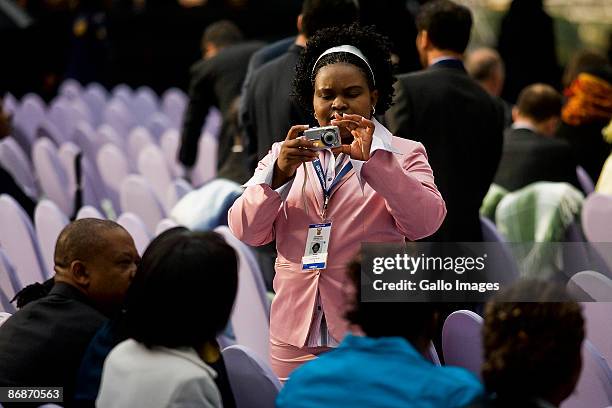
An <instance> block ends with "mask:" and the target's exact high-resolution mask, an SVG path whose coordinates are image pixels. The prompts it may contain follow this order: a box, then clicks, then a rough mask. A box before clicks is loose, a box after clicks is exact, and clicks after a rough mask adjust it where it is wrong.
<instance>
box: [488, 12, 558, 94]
mask: <svg viewBox="0 0 612 408" xmlns="http://www.w3.org/2000/svg"><path fill="white" fill-rule="evenodd" d="M542 3H543V0H513V1H512V3H511V4H510V8H509V9H508V12H507V13H506V14H505V15H504V17H503V19H502V22H501V28H500V31H499V37H498V42H497V50H498V51H499V54H500V55H501V57H502V59H503V60H504V64H505V65H506V82H505V85H504V90H503V92H502V96H503V98H504V99H505V100H507V101H508V102H510V103H514V102H516V98H517V97H518V94H519V92H521V90H522V89H523V88H525V87H526V86H527V85H530V84H533V83H536V82H539V83H545V84H548V85H551V86H552V87H553V88H555V89H559V88H560V79H561V70H560V68H559V63H558V61H557V52H556V41H555V30H554V25H553V19H552V18H551V17H550V16H549V15H548V14H547V13H546V11H545V10H544V6H543V4H542Z"/></svg>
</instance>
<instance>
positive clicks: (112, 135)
mask: <svg viewBox="0 0 612 408" xmlns="http://www.w3.org/2000/svg"><path fill="white" fill-rule="evenodd" d="M97 134H98V145H99V146H103V145H104V144H106V143H111V144H113V145H115V146H117V147H118V148H119V149H121V150H122V151H125V149H126V142H125V139H124V138H122V137H121V136H119V134H118V133H117V131H116V130H115V129H114V128H113V127H112V126H110V125H106V124H104V125H100V126H99V127H98V130H97Z"/></svg>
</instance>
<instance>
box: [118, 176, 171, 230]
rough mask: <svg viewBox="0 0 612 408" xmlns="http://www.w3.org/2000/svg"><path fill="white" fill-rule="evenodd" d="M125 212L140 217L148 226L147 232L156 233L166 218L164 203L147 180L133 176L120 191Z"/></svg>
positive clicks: (122, 184) (128, 177)
mask: <svg viewBox="0 0 612 408" xmlns="http://www.w3.org/2000/svg"><path fill="white" fill-rule="evenodd" d="M119 197H120V202H121V208H122V209H123V211H127V212H131V213H134V214H136V215H138V216H139V217H140V218H141V219H142V221H143V222H144V224H145V225H146V228H147V232H148V234H147V235H149V236H151V232H152V231H155V227H157V223H159V222H160V221H161V220H162V219H163V218H165V217H166V212H165V211H164V207H163V205H162V203H161V202H160V201H159V199H158V198H157V194H155V191H154V190H153V188H152V187H151V184H150V183H149V182H148V180H147V179H146V178H144V177H143V176H141V175H137V174H131V175H129V176H127V177H126V178H125V180H123V182H122V183H121V187H120V189H119Z"/></svg>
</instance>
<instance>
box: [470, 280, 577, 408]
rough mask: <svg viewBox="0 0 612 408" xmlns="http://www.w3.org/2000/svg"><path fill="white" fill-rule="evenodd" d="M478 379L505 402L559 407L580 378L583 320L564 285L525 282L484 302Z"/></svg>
mask: <svg viewBox="0 0 612 408" xmlns="http://www.w3.org/2000/svg"><path fill="white" fill-rule="evenodd" d="M483 336H484V339H483V344H484V357H485V361H484V364H483V369H482V378H483V380H484V383H485V386H486V388H487V390H488V391H490V392H493V393H496V394H497V395H498V396H500V397H501V398H503V399H506V400H517V401H521V400H523V401H525V400H528V399H531V398H541V399H545V400H547V401H549V402H550V403H552V404H553V405H555V406H557V405H558V404H559V403H560V402H561V401H563V400H564V399H565V398H567V397H568V396H569V395H570V394H571V392H572V391H573V389H574V387H575V386H576V382H577V381H578V376H579V374H580V369H581V365H582V362H581V354H580V353H581V345H582V341H583V339H584V319H583V317H582V311H581V308H580V305H578V304H577V303H576V302H575V301H574V300H572V299H571V298H570V296H569V295H568V294H567V292H566V291H565V288H563V287H562V286H558V285H556V284H551V283H548V282H544V281H529V280H527V281H523V282H520V283H518V284H516V285H514V286H513V287H510V288H509V289H507V290H505V291H503V292H502V293H500V294H499V295H497V296H495V297H494V299H493V300H492V301H491V302H489V303H488V304H487V305H486V308H485V322H484V329H483Z"/></svg>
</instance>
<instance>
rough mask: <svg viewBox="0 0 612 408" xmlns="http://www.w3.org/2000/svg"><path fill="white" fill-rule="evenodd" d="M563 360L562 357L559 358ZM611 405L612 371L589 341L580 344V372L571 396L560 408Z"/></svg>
mask: <svg viewBox="0 0 612 408" xmlns="http://www.w3.org/2000/svg"><path fill="white" fill-rule="evenodd" d="M559 358H564V356H559ZM610 404H612V370H610V365H609V363H608V362H607V361H606V359H605V358H604V357H603V356H602V355H601V353H600V352H599V350H597V348H596V347H595V346H594V345H593V343H591V342H590V341H589V340H585V341H584V343H583V344H582V372H581V373H580V378H579V379H578V384H577V385H576V388H575V389H574V392H573V393H572V395H571V396H570V397H569V398H567V399H566V400H565V401H563V402H562V403H561V408H586V407H605V406H608V405H610Z"/></svg>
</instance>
